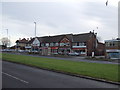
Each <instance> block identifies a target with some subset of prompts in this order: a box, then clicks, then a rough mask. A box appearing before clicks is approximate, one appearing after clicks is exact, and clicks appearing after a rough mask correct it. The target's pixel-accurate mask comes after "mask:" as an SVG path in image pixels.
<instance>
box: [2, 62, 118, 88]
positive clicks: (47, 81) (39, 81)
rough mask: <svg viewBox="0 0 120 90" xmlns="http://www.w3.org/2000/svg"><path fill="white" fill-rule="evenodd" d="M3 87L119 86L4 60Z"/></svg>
mask: <svg viewBox="0 0 120 90" xmlns="http://www.w3.org/2000/svg"><path fill="white" fill-rule="evenodd" d="M2 66H3V68H2V80H3V84H2V86H3V88H118V86H117V85H114V84H109V83H105V82H99V81H94V80H89V79H84V78H79V77H74V76H69V75H65V74H61V73H56V72H52V71H47V70H42V69H38V68H33V67H29V66H25V65H20V64H15V63H10V62H6V61H3V62H2Z"/></svg>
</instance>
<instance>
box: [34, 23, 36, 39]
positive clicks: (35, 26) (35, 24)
mask: <svg viewBox="0 0 120 90" xmlns="http://www.w3.org/2000/svg"><path fill="white" fill-rule="evenodd" d="M34 23H35V37H36V22H34Z"/></svg>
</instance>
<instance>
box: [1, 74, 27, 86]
mask: <svg viewBox="0 0 120 90" xmlns="http://www.w3.org/2000/svg"><path fill="white" fill-rule="evenodd" d="M2 74H5V75H7V76H9V77H12V78H14V79H16V80H19V81H21V82H24V83H27V84H28V83H29V82H27V81H25V80H22V79H20V78H17V77H15V76H12V75H10V74H7V73H5V72H2Z"/></svg>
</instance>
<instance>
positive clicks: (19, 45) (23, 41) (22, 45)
mask: <svg viewBox="0 0 120 90" xmlns="http://www.w3.org/2000/svg"><path fill="white" fill-rule="evenodd" d="M28 42H29V40H28V39H27V40H26V39H25V38H23V39H21V38H19V40H17V41H16V50H25V46H26V44H27V43H28Z"/></svg>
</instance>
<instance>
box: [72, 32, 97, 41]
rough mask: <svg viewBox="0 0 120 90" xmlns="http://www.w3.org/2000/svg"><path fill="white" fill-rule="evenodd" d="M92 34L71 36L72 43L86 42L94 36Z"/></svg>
mask: <svg viewBox="0 0 120 90" xmlns="http://www.w3.org/2000/svg"><path fill="white" fill-rule="evenodd" d="M94 35H95V34H94V33H83V34H76V35H73V42H86V41H88V40H89V39H90V37H92V36H94Z"/></svg>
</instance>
